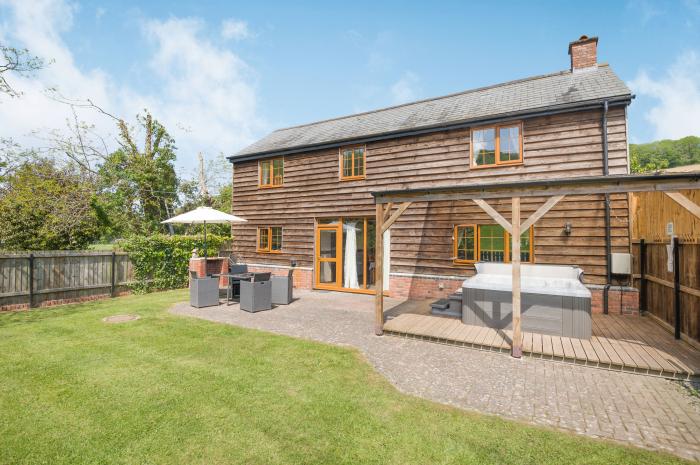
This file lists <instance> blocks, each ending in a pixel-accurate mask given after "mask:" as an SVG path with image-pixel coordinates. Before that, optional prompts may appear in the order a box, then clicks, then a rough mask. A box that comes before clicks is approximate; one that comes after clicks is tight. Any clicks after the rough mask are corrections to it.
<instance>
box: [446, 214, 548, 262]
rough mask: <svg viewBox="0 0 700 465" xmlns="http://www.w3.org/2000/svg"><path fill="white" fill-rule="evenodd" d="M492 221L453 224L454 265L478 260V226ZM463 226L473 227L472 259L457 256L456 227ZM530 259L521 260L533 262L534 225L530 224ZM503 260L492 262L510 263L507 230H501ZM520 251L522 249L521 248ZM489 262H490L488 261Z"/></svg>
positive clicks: (488, 224)
mask: <svg viewBox="0 0 700 465" xmlns="http://www.w3.org/2000/svg"><path fill="white" fill-rule="evenodd" d="M491 225H493V223H470V224H455V225H454V228H453V232H452V261H453V262H454V264H456V265H473V264H474V263H476V262H478V261H480V260H479V257H480V256H481V245H480V241H481V231H480V226H491ZM464 227H473V228H474V240H475V244H474V252H475V254H474V260H462V259H458V258H457V245H458V241H457V238H458V236H457V228H464ZM529 230H530V249H529V253H530V260H529V261H522V263H535V228H534V226H530V228H529ZM503 241H504V242H503V243H504V247H503V249H504V250H503V262H493V263H511V261H512V260H511V257H510V233H509V232H508V231H505V230H504V231H503ZM521 252H522V250H521ZM489 263H491V262H489Z"/></svg>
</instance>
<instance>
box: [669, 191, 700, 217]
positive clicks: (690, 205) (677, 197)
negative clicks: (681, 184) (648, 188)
mask: <svg viewBox="0 0 700 465" xmlns="http://www.w3.org/2000/svg"><path fill="white" fill-rule="evenodd" d="M665 194H666V195H667V196H669V197H670V198H671V199H673V200H674V201H675V202H676V203H677V204H678V205H680V206H681V207H683V208H685V209H686V210H688V211H689V212H690V214H691V215H694V216H695V217H696V218H698V219H700V205H698V204H696V203H695V202H693V201H692V200H690V199H689V198H688V197H686V196H685V195H683V194H681V193H680V192H665Z"/></svg>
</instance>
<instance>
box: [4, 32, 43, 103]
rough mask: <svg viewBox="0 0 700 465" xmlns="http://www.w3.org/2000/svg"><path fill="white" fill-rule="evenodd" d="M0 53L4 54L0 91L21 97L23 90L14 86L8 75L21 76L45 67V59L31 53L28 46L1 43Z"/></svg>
mask: <svg viewBox="0 0 700 465" xmlns="http://www.w3.org/2000/svg"><path fill="white" fill-rule="evenodd" d="M0 55H1V56H2V61H0V93H2V94H7V95H9V96H10V97H19V96H20V95H22V92H20V91H18V90H15V88H14V87H12V85H11V84H10V81H8V75H9V74H10V73H15V74H17V75H19V76H28V75H31V73H33V72H34V71H37V70H39V69H41V68H43V67H44V65H45V63H44V60H42V59H41V58H39V57H36V56H32V55H30V53H29V50H27V49H26V48H25V49H20V48H15V47H8V46H5V45H3V44H0Z"/></svg>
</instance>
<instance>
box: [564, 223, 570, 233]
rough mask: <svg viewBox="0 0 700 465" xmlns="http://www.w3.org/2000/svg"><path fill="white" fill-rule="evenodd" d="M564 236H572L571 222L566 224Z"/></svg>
mask: <svg viewBox="0 0 700 465" xmlns="http://www.w3.org/2000/svg"><path fill="white" fill-rule="evenodd" d="M564 234H566V235H567V236H571V221H567V222H566V223H564Z"/></svg>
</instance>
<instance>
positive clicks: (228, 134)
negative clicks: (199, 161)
mask: <svg viewBox="0 0 700 465" xmlns="http://www.w3.org/2000/svg"><path fill="white" fill-rule="evenodd" d="M204 29H205V24H204V23H203V22H202V21H201V20H198V19H191V18H189V19H168V20H166V21H159V20H152V21H148V22H146V23H145V24H144V27H143V30H144V33H145V34H146V36H147V37H148V38H149V39H150V40H151V41H152V42H153V43H154V44H155V45H156V52H155V53H154V54H153V56H152V57H151V61H150V63H149V65H150V67H151V69H152V70H153V72H154V73H155V74H156V75H157V76H158V78H159V79H160V80H161V81H162V83H163V85H162V94H161V95H159V96H158V97H157V98H156V103H155V108H157V110H158V114H159V117H160V119H161V120H162V121H164V123H165V124H166V127H169V128H172V127H174V126H176V125H178V124H180V125H183V126H184V127H186V128H188V129H189V133H187V135H186V138H187V142H188V145H187V147H183V148H189V149H190V150H191V152H190V153H186V154H185V156H188V157H192V158H193V159H194V157H195V156H196V152H197V151H199V150H205V151H207V152H209V153H211V152H212V151H224V152H225V153H228V154H230V153H231V152H232V151H233V150H234V149H235V148H237V147H241V146H242V145H246V144H248V143H250V142H252V140H253V138H254V134H255V133H256V130H259V129H261V124H262V123H261V121H260V120H259V118H258V117H257V114H256V94H255V88H254V85H253V82H254V76H253V72H252V70H251V69H250V68H249V67H248V65H247V64H246V63H245V62H243V60H241V59H240V58H239V57H238V56H237V55H235V54H234V53H233V52H231V51H229V50H226V49H223V48H221V47H218V46H216V45H215V44H213V43H212V42H210V41H208V40H206V39H204V38H203V37H202V35H203V31H204ZM178 145H179V146H181V147H182V144H180V143H179V141H178ZM181 153H182V151H181Z"/></svg>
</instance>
